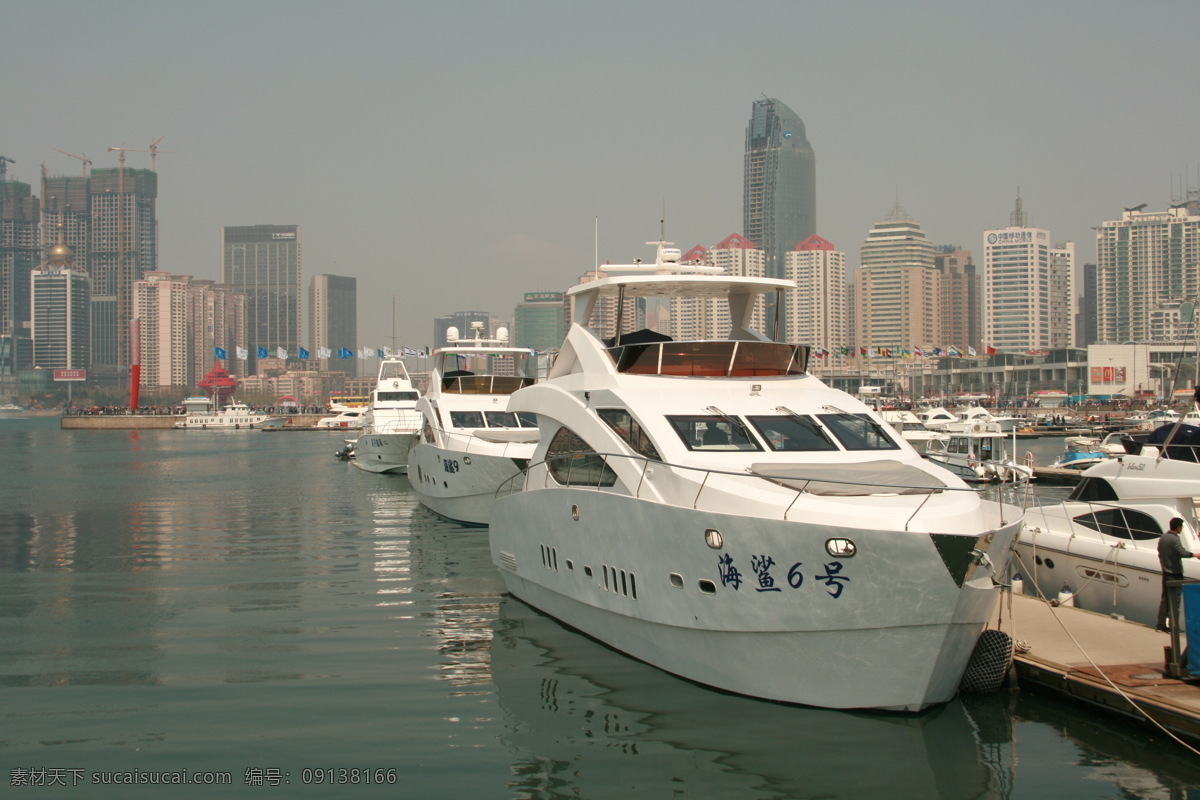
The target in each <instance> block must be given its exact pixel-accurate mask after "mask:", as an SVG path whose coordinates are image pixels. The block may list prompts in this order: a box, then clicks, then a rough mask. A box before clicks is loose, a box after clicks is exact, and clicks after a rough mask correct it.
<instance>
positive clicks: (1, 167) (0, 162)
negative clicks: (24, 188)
mask: <svg viewBox="0 0 1200 800" xmlns="http://www.w3.org/2000/svg"><path fill="white" fill-rule="evenodd" d="M15 163H17V162H16V161H13V160H12V159H11V158H9V157H8V156H0V181H2V180H6V178H5V177H4V176H5V175H7V174H8V165H9V164H15Z"/></svg>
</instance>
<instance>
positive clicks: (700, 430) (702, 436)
mask: <svg viewBox="0 0 1200 800" xmlns="http://www.w3.org/2000/svg"><path fill="white" fill-rule="evenodd" d="M667 421H668V422H670V423H671V427H672V428H674V429H675V433H677V434H679V438H680V439H682V440H683V443H684V445H686V446H687V449H688V450H762V447H760V446H759V444H758V442H756V441H755V440H754V439H753V438H752V437H751V436H750V432H749V431H747V430H746V426H745V425H743V424H742V422H741V421H740V420H739V419H737V417H728V416H725V417H718V416H715V415H696V416H668V417H667Z"/></svg>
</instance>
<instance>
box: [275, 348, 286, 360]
mask: <svg viewBox="0 0 1200 800" xmlns="http://www.w3.org/2000/svg"><path fill="white" fill-rule="evenodd" d="M275 357H276V358H282V359H286V358H287V350H284V349H283V348H282V347H276V348H275Z"/></svg>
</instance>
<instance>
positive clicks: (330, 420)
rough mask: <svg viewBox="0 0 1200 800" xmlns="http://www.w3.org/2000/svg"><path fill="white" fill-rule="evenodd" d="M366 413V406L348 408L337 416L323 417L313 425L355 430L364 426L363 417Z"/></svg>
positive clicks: (315, 426)
mask: <svg viewBox="0 0 1200 800" xmlns="http://www.w3.org/2000/svg"><path fill="white" fill-rule="evenodd" d="M366 414H367V409H365V408H347V409H346V410H345V411H342V412H341V413H339V414H337V415H335V416H332V417H322V418H321V419H319V420H317V424H316V425H314V426H313V427H314V428H338V429H339V430H340V429H342V428H346V429H350V430H353V429H357V428H361V427H362V426H363V417H365V416H366Z"/></svg>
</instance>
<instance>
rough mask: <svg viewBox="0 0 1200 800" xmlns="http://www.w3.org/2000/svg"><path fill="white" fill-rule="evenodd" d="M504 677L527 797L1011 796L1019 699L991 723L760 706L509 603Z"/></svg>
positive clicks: (501, 621) (949, 715) (501, 662)
mask: <svg viewBox="0 0 1200 800" xmlns="http://www.w3.org/2000/svg"><path fill="white" fill-rule="evenodd" d="M492 670H493V680H494V681H495V683H496V686H497V691H498V695H499V701H500V705H501V706H502V707H503V708H504V709H505V710H507V712H508V713H509V714H511V715H512V716H513V717H514V720H513V721H512V723H511V727H510V733H509V734H508V736H507V740H508V741H507V743H508V744H510V745H512V746H513V747H516V748H519V749H520V750H521V751H523V752H524V753H527V754H528V758H527V759H525V760H523V761H518V762H515V763H514V764H513V768H512V770H513V775H514V777H513V785H511V786H510V788H511V789H512V790H513V791H514V792H515V793H516V795H517V796H521V797H542V796H551V795H553V796H580V797H587V798H589V800H591V799H593V798H599V797H623V798H624V797H630V796H633V794H634V793H635V792H636V794H637V795H638V796H643V797H671V796H687V797H825V798H834V797H887V798H922V799H924V798H935V797H946V798H949V797H954V798H992V797H995V798H1000V797H1005V796H1007V790H1006V789H1005V787H1009V786H1011V779H1010V775H1009V772H1008V769H1007V768H1006V767H1002V766H1001V765H1000V763H991V762H992V761H997V762H999V761H1003V762H1004V763H1006V764H1007V763H1009V761H1010V759H1009V757H1008V754H1007V752H1006V748H1005V747H1004V743H1007V742H1009V741H1011V739H1012V733H1011V729H1010V727H1011V723H1010V719H1011V717H1010V715H1009V713H1008V710H1007V708H1006V707H1005V705H1004V703H1005V702H1007V701H1008V698H1009V697H1010V696H1008V695H1006V696H1004V697H1003V698H1000V697H996V696H993V697H989V698H983V699H985V700H988V701H992V702H990V703H987V704H985V706H984V710H985V711H987V712H988V713H987V716H988V720H985V721H984V722H983V724H979V723H977V721H976V719H974V718H972V716H971V714H970V713H969V712H968V706H967V705H965V704H964V702H963V701H960V700H955V701H951V702H950V703H946V704H944V705H941V706H938V707H937V708H934V709H932V710H930V711H929V712H927V713H925V714H921V715H915V716H914V715H898V714H889V713H869V712H847V711H831V710H825V709H816V708H801V707H796V706H786V705H779V704H774V703H770V702H764V701H759V700H753V699H749V698H745V697H739V696H736V695H731V694H725V693H720V692H714V691H712V690H711V689H705V688H702V687H700V686H697V685H695V684H692V683H689V682H687V681H684V680H680V679H678V678H675V677H672V676H670V675H668V674H667V673H665V672H662V671H660V670H657V669H655V668H653V667H651V666H648V665H646V664H643V663H641V662H638V661H634V660H633V659H630V658H626V657H624V656H622V655H620V654H619V653H616V652H614V651H612V650H610V649H608V648H606V647H604V646H602V645H600V644H598V643H597V642H595V641H593V640H591V639H588V638H586V637H583V636H580V635H578V634H576V633H574V632H572V631H569V630H567V629H565V628H564V627H562V626H561V625H560V624H559V623H558V622H556V621H554V620H552V619H550V618H549V617H545V616H542V615H541V614H539V613H538V612H536V611H534V610H533V609H532V608H530V607H529V606H527V605H525V604H524V603H522V602H521V601H519V600H516V599H514V598H512V597H509V596H505V597H504V598H503V599H502V600H501V601H500V615H499V618H498V619H497V621H496V633H495V636H494V638H493V642H492ZM997 700H999V701H1000V702H999V703H997V702H995V701H997ZM989 748H990V749H989ZM571 788H573V789H574V794H572V792H571V791H570V789H571ZM552 789H553V791H552Z"/></svg>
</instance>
